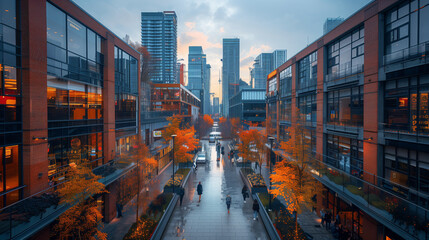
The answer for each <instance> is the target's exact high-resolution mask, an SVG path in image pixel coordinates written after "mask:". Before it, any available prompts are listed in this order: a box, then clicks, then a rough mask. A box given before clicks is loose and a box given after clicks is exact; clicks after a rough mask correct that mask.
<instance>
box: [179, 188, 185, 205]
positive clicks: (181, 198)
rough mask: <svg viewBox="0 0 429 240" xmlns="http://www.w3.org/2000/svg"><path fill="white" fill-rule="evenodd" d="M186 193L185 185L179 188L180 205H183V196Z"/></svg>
mask: <svg viewBox="0 0 429 240" xmlns="http://www.w3.org/2000/svg"><path fill="white" fill-rule="evenodd" d="M184 195H185V189H184V188H183V187H180V188H179V197H180V206H182V201H183V196H184Z"/></svg>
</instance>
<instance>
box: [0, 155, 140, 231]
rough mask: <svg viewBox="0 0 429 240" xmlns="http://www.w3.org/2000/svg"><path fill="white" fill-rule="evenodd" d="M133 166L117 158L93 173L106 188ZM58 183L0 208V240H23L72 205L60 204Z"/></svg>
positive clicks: (130, 162)
mask: <svg viewBox="0 0 429 240" xmlns="http://www.w3.org/2000/svg"><path fill="white" fill-rule="evenodd" d="M135 166H136V165H135V164H134V163H133V162H132V161H127V160H124V159H116V160H114V161H110V162H108V163H106V164H104V165H103V166H100V167H98V168H96V169H94V170H93V172H94V173H95V174H96V175H100V176H101V177H102V178H101V179H100V180H99V182H101V183H103V184H105V185H108V184H110V183H111V182H113V181H115V180H116V179H117V178H119V177H121V176H123V175H124V174H126V173H127V172H128V171H129V170H131V169H133V168H134V167H135ZM59 187H61V183H60V184H57V185H55V186H52V187H49V188H47V189H45V190H42V191H40V192H38V193H35V194H33V195H31V196H29V197H26V198H24V199H22V200H20V201H18V202H15V203H13V204H11V205H9V206H7V207H4V208H2V209H0V239H25V238H28V237H30V236H31V235H32V234H34V233H36V232H38V231H40V230H41V229H43V228H44V227H45V226H47V225H49V224H50V223H51V222H53V221H54V220H55V219H56V218H57V217H59V216H60V215H61V214H62V213H64V212H65V211H67V209H69V208H70V207H71V206H70V205H66V204H60V200H61V199H60V197H59V196H58V194H57V193H56V190H57V188H59Z"/></svg>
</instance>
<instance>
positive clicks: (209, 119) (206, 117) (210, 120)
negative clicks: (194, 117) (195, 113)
mask: <svg viewBox="0 0 429 240" xmlns="http://www.w3.org/2000/svg"><path fill="white" fill-rule="evenodd" d="M203 119H204V122H205V123H207V124H208V125H209V126H213V123H214V121H213V118H212V117H211V116H210V115H208V114H205V115H204V117H203Z"/></svg>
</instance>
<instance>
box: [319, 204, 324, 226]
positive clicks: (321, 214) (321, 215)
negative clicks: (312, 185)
mask: <svg viewBox="0 0 429 240" xmlns="http://www.w3.org/2000/svg"><path fill="white" fill-rule="evenodd" d="M320 218H321V219H322V227H324V226H325V225H324V223H325V209H323V208H322V210H320Z"/></svg>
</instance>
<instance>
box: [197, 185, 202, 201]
mask: <svg viewBox="0 0 429 240" xmlns="http://www.w3.org/2000/svg"><path fill="white" fill-rule="evenodd" d="M197 193H198V196H199V198H198V202H201V195H202V194H203V185H201V182H198V185H197Z"/></svg>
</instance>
